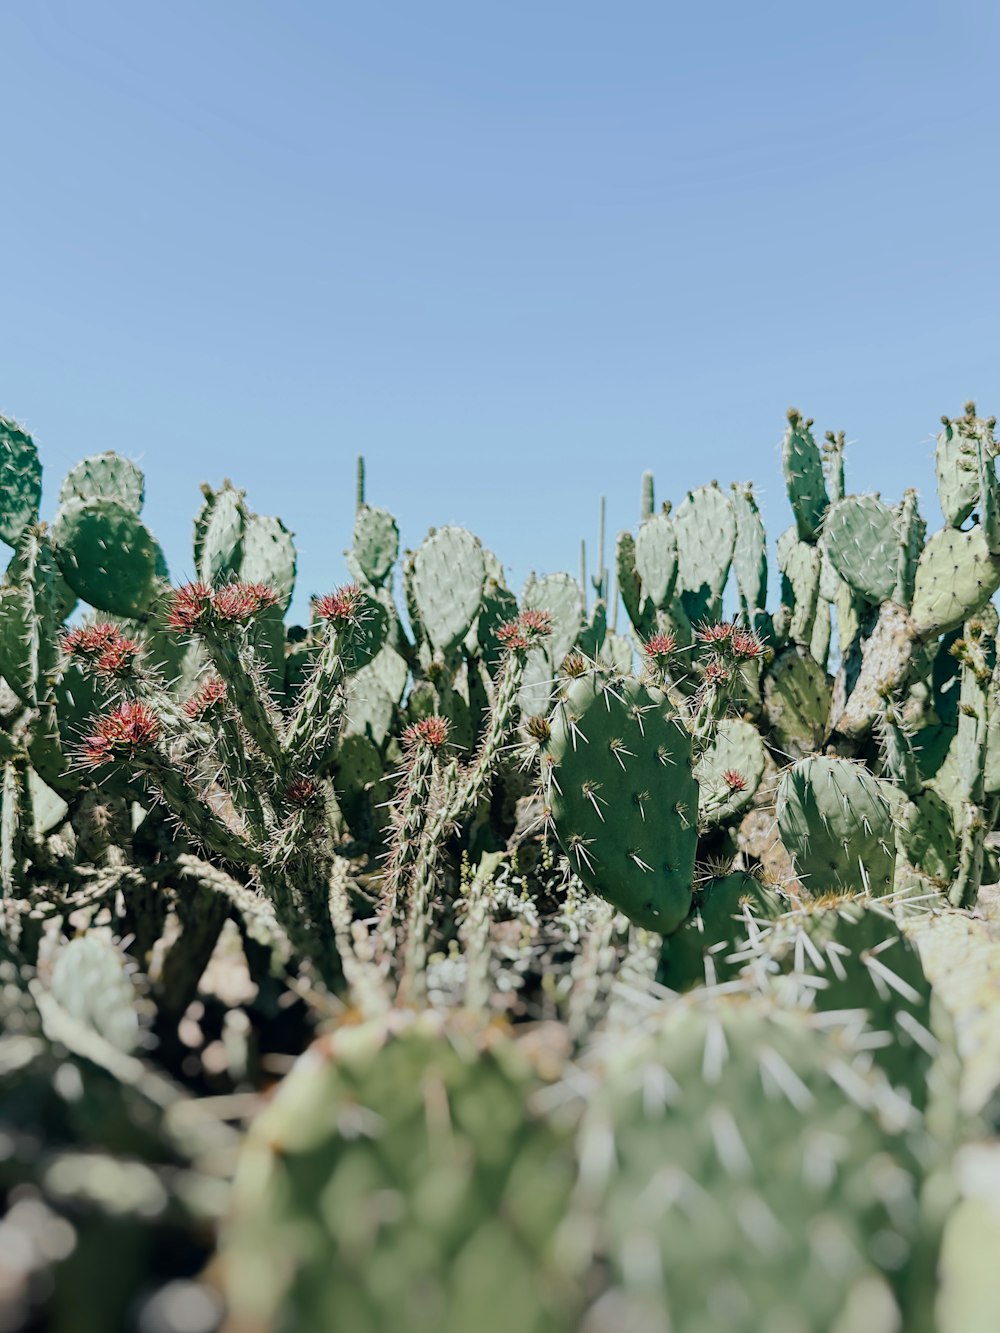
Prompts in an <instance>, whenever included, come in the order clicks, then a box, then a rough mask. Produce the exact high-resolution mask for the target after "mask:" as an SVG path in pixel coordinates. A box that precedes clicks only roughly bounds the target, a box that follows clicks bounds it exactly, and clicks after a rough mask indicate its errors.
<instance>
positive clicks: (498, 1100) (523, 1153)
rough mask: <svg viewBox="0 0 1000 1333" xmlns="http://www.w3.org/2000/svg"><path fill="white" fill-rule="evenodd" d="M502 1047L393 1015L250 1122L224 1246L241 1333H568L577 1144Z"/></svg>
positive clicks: (331, 1053)
mask: <svg viewBox="0 0 1000 1333" xmlns="http://www.w3.org/2000/svg"><path fill="white" fill-rule="evenodd" d="M541 1086H542V1084H541V1080H540V1079H539V1078H538V1076H537V1075H535V1074H534V1073H533V1071H532V1069H531V1067H530V1065H529V1064H528V1061H527V1058H526V1056H523V1055H522V1054H521V1053H520V1050H519V1049H518V1048H517V1045H516V1044H515V1043H514V1042H513V1041H512V1040H511V1039H510V1038H507V1037H505V1036H503V1035H502V1034H501V1033H500V1032H497V1031H494V1032H493V1033H482V1032H478V1031H477V1029H476V1028H475V1027H473V1026H471V1025H467V1026H466V1027H464V1028H463V1025H462V1022H461V1015H457V1016H455V1017H454V1018H453V1019H452V1020H451V1021H450V1022H449V1023H448V1024H447V1025H446V1024H445V1021H444V1020H443V1018H442V1016H441V1015H438V1014H435V1013H433V1012H426V1013H423V1014H421V1015H419V1016H408V1015H406V1014H405V1013H403V1012H397V1013H395V1014H393V1015H391V1016H390V1018H389V1019H388V1020H386V1021H385V1022H378V1021H371V1022H367V1023H362V1024H357V1025H354V1026H345V1027H342V1028H340V1029H339V1030H337V1031H336V1032H334V1033H333V1034H332V1035H331V1036H329V1037H325V1038H324V1039H323V1040H322V1041H320V1042H318V1043H317V1044H316V1045H314V1046H313V1047H312V1048H311V1049H310V1050H309V1051H308V1052H307V1053H306V1055H305V1056H303V1057H302V1059H300V1060H299V1062H298V1063H297V1064H296V1066H295V1068H294V1070H293V1071H292V1073H291V1074H290V1075H289V1077H288V1078H287V1079H285V1081H284V1082H283V1083H282V1085H281V1087H280V1089H279V1091H278V1094H277V1095H276V1096H275V1097H274V1098H273V1100H272V1101H271V1102H270V1103H269V1105H268V1106H267V1108H266V1109H265V1111H264V1113H263V1114H262V1115H261V1116H260V1118H259V1119H258V1121H257V1122H256V1124H255V1125H254V1127H253V1129H252V1131H251V1134H250V1137H249V1139H248V1141H247V1144H246V1147H245V1149H244V1151H243V1155H242V1160H241V1162H240V1164H239V1166H238V1169H237V1179H236V1187H235V1195H234V1202H233V1212H232V1218H231V1221H230V1223H229V1226H228V1228H227V1230H226V1233H225V1236H224V1242H223V1253H224V1272H225V1275H226V1286H227V1298H228V1301H229V1304H230V1307H231V1309H232V1311H233V1314H234V1316H235V1317H236V1319H237V1320H242V1321H243V1324H242V1325H241V1326H244V1327H254V1328H261V1329H263V1328H277V1327H279V1326H280V1327H283V1328H288V1329H292V1328H295V1329H303V1330H305V1329H310V1330H316V1333H319V1330H321V1329H334V1328H342V1329H344V1330H345V1333H346V1330H350V1333H389V1330H392V1329H396V1330H404V1329H405V1330H406V1333H470V1330H472V1329H475V1330H476V1331H477V1333H512V1331H513V1330H515V1329H516V1330H517V1333H561V1331H562V1330H565V1329H566V1328H567V1327H568V1326H570V1323H569V1320H568V1313H569V1311H568V1309H567V1298H568V1297H569V1296H570V1295H571V1293H570V1291H569V1289H568V1287H567V1286H566V1285H565V1284H564V1282H563V1280H562V1278H561V1276H560V1268H559V1265H558V1264H557V1262H556V1249H555V1240H556V1232H557V1228H558V1226H559V1224H560V1222H561V1221H562V1219H563V1216H564V1214H565V1211H566V1208H567V1205H568V1202H569V1195H570V1191H571V1189H572V1185H573V1164H572V1157H571V1154H570V1152H569V1148H568V1144H567V1142H566V1136H565V1135H560V1134H558V1133H557V1132H556V1131H555V1130H553V1129H552V1128H551V1127H550V1126H549V1125H548V1124H547V1122H545V1121H544V1120H542V1119H541V1118H540V1117H539V1115H538V1113H537V1112H535V1111H534V1110H533V1109H532V1102H531V1097H530V1094H531V1093H532V1092H534V1091H536V1090H537V1089H539V1088H540V1087H541Z"/></svg>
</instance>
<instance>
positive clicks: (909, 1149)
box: [578, 997, 937, 1333]
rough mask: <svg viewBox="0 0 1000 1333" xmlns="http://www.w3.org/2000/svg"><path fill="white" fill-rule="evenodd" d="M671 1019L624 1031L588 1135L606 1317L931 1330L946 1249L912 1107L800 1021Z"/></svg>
mask: <svg viewBox="0 0 1000 1333" xmlns="http://www.w3.org/2000/svg"><path fill="white" fill-rule="evenodd" d="M657 1018H658V1022H657V1023H656V1025H655V1027H653V1026H652V1025H651V1026H650V1030H649V1031H648V1032H646V1031H639V1032H635V1033H632V1034H630V1035H629V1036H623V1035H622V1034H618V1033H616V1034H615V1037H614V1045H613V1048H611V1049H610V1050H609V1052H608V1055H607V1069H606V1072H605V1074H604V1077H603V1078H602V1081H601V1086H600V1091H599V1092H598V1094H597V1095H596V1096H594V1097H592V1099H591V1103H590V1106H589V1108H588V1112H587V1115H586V1116H585V1118H584V1123H583V1126H582V1131H581V1147H580V1153H581V1157H582V1160H583V1161H584V1163H586V1164H587V1167H588V1168H589V1169H588V1170H587V1171H586V1173H585V1174H584V1175H583V1177H582V1179H581V1185H580V1195H579V1196H578V1197H579V1206H580V1207H581V1208H584V1209H587V1210H589V1211H590V1212H591V1214H592V1216H593V1220H594V1224H595V1227H596V1226H597V1222H598V1219H599V1221H600V1225H599V1227H597V1235H598V1236H599V1237H600V1241H601V1255H602V1257H603V1258H604V1259H605V1260H606V1262H607V1263H608V1265H609V1267H610V1288H611V1289H610V1291H609V1292H608V1293H606V1294H604V1295H603V1296H601V1297H599V1298H598V1301H597V1303H596V1305H595V1309H594V1319H595V1320H596V1319H598V1318H599V1317H600V1316H602V1315H603V1316H604V1317H605V1318H608V1317H611V1312H612V1311H613V1323H614V1326H615V1327H621V1328H626V1327H629V1328H632V1327H635V1328H646V1327H648V1328H665V1327H670V1328H675V1329H679V1330H691V1333H693V1331H694V1330H695V1329H697V1330H704V1333H715V1330H719V1331H720V1333H721V1330H723V1329H725V1330H727V1333H733V1331H734V1330H740V1331H745V1333H751V1330H758V1329H761V1328H775V1329H777V1328H781V1327H788V1328H797V1329H815V1330H817V1333H819V1330H826V1329H830V1328H833V1327H838V1326H839V1327H844V1328H847V1327H882V1328H892V1327H906V1328H907V1329H908V1330H911V1329H912V1330H917V1329H925V1328H927V1327H928V1320H927V1312H926V1311H925V1309H924V1308H923V1306H924V1304H925V1303H926V1302H927V1298H928V1289H929V1285H930V1281H931V1277H930V1272H929V1270H928V1268H927V1265H928V1264H929V1263H930V1264H933V1258H934V1252H935V1249H936V1242H937V1235H936V1234H935V1232H934V1229H933V1227H932V1226H929V1225H926V1224H925V1223H924V1219H923V1217H922V1215H921V1206H920V1183H921V1179H922V1173H923V1164H922V1161H921V1145H920V1142H919V1139H918V1138H917V1137H916V1136H915V1135H914V1133H913V1128H914V1127H913V1121H912V1119H911V1118H910V1117H909V1116H908V1112H907V1108H906V1106H905V1104H904V1103H902V1102H901V1101H900V1099H898V1098H896V1097H895V1095H894V1094H893V1093H892V1092H891V1090H890V1089H889V1087H888V1085H886V1084H885V1083H884V1081H882V1080H880V1079H879V1078H878V1077H877V1076H875V1075H868V1076H866V1075H865V1074H863V1073H862V1072H861V1071H860V1070H859V1069H858V1068H857V1066H856V1064H854V1063H853V1062H852V1056H851V1053H850V1048H849V1046H847V1045H846V1043H844V1042H838V1041H837V1040H836V1039H833V1038H831V1037H830V1036H823V1035H821V1033H820V1030H819V1029H818V1027H817V1026H816V1024H815V1022H814V1021H813V1020H811V1019H810V1018H809V1017H808V1016H806V1015H804V1014H802V1013H788V1012H783V1011H781V1010H775V1009H774V1008H772V1007H770V1006H768V1005H766V1004H761V1005H757V1004H753V1003H749V1002H746V1001H745V1000H742V999H741V998H740V997H736V998H734V999H732V1000H730V1001H729V1002H728V1003H727V1002H724V1001H721V1000H716V1001H701V1002H696V1001H695V1000H694V998H693V997H692V998H691V999H689V1000H688V1001H686V1002H678V1003H676V1004H675V1005H674V1006H673V1007H672V1008H671V1009H668V1010H667V1011H666V1012H665V1013H663V1014H660V1015H658V1016H657ZM749 1108H757V1109H756V1111H754V1112H751V1111H750V1110H749ZM874 1160H878V1161H880V1162H882V1163H884V1165H885V1168H886V1174H885V1175H884V1176H880V1175H879V1173H877V1172H874V1171H873V1170H872V1162H873V1161H874ZM879 1236H881V1237H883V1238H884V1239H886V1240H888V1239H889V1238H890V1237H891V1238H892V1247H891V1257H890V1251H889V1248H888V1247H887V1248H886V1249H884V1250H882V1251H881V1252H880V1250H879V1247H878V1246H877V1245H876V1244H875V1243H874V1241H875V1238H876V1237H879ZM819 1237H825V1238H827V1240H826V1244H825V1245H824V1244H822V1243H821V1242H820V1240H819ZM831 1245H832V1246H835V1253H836V1256H837V1257H836V1260H834V1259H833V1253H834V1251H832V1250H830V1249H828V1248H827V1247H828V1246H831ZM720 1273H721V1274H725V1278H724V1282H723V1283H722V1285H721V1289H720ZM668 1321H669V1323H668ZM596 1326H600V1325H599V1324H597V1325H596Z"/></svg>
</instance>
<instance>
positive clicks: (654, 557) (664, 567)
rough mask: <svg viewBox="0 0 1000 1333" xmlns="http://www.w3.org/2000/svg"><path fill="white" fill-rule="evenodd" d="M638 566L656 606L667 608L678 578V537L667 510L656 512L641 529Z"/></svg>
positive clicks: (644, 590)
mask: <svg viewBox="0 0 1000 1333" xmlns="http://www.w3.org/2000/svg"><path fill="white" fill-rule="evenodd" d="M635 567H636V570H637V571H638V574H639V577H640V579H642V589H643V592H644V593H645V595H646V596H647V597H648V598H649V600H650V601H651V602H652V603H653V605H654V606H655V607H656V608H657V610H659V611H665V610H666V609H667V607H668V606H669V605H670V599H671V598H672V597H673V593H674V586H675V584H676V582H677V538H676V536H675V534H674V525H673V522H672V521H671V519H670V516H669V515H668V514H662V513H661V514H654V515H653V517H652V518H649V519H647V520H646V521H645V523H643V525H642V527H641V528H640V529H639V535H638V537H637V538H636V541H635Z"/></svg>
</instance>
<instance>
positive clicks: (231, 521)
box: [195, 481, 246, 586]
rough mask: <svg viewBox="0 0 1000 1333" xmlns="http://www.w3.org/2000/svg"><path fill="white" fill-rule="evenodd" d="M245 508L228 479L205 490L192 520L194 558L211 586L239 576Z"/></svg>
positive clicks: (239, 494)
mask: <svg viewBox="0 0 1000 1333" xmlns="http://www.w3.org/2000/svg"><path fill="white" fill-rule="evenodd" d="M245 520H246V509H245V508H244V505H243V492H242V491H237V490H236V489H235V488H234V487H233V486H232V485H231V484H230V483H229V482H228V481H227V482H226V483H225V484H224V486H223V487H222V489H221V490H219V491H214V492H211V491H210V492H208V493H206V497H205V504H204V505H203V507H202V511H201V514H200V515H199V516H198V518H197V519H196V520H195V560H196V563H197V568H198V577H199V578H200V579H201V580H202V582H203V583H207V584H209V586H212V585H214V584H216V583H226V582H228V581H229V580H230V579H236V578H239V577H240V565H241V564H242V562H243V532H244V527H245Z"/></svg>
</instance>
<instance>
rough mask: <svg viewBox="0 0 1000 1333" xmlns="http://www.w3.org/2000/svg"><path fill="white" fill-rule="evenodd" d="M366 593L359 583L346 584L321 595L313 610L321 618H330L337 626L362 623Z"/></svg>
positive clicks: (339, 627) (342, 626) (343, 626)
mask: <svg viewBox="0 0 1000 1333" xmlns="http://www.w3.org/2000/svg"><path fill="white" fill-rule="evenodd" d="M363 601H364V593H363V592H362V589H361V588H360V586H359V585H358V584H357V583H348V584H345V585H344V587H342V588H337V589H336V590H335V591H334V592H328V593H327V594H326V596H325V597H319V598H317V600H316V601H315V603H314V604H313V610H314V611H315V612H316V615H317V616H319V618H320V620H328V621H329V622H330V623H331V624H332V625H334V626H335V627H336V628H338V629H341V628H345V627H346V626H348V625H357V624H359V623H360V614H361V607H362V605H363Z"/></svg>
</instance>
